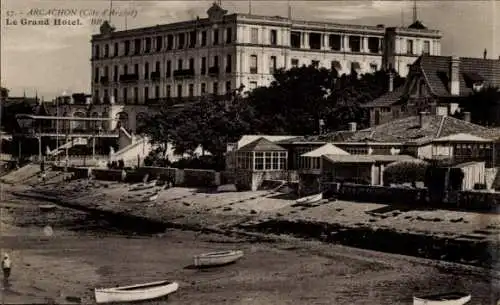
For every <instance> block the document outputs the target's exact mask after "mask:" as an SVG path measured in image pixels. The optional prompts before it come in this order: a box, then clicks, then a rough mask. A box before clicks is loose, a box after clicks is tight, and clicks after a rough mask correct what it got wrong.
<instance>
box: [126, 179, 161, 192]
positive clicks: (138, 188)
mask: <svg viewBox="0 0 500 305" xmlns="http://www.w3.org/2000/svg"><path fill="white" fill-rule="evenodd" d="M155 186H156V180H153V181H151V182H146V183H144V182H143V183H139V184H136V185H134V186H132V187H131V188H130V191H131V192H133V191H142V190H147V189H150V188H152V187H155Z"/></svg>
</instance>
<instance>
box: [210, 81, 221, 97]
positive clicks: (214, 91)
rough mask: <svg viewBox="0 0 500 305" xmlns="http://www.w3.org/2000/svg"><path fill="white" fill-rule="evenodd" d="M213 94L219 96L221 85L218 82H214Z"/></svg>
mask: <svg viewBox="0 0 500 305" xmlns="http://www.w3.org/2000/svg"><path fill="white" fill-rule="evenodd" d="M212 92H213V93H214V95H217V94H219V83H218V82H214V84H213V90H212Z"/></svg>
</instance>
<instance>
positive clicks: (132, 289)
mask: <svg viewBox="0 0 500 305" xmlns="http://www.w3.org/2000/svg"><path fill="white" fill-rule="evenodd" d="M178 288H179V284H178V283H177V282H170V281H158V282H150V283H144V284H138V285H130V286H122V287H115V288H96V289H95V290H94V293H95V300H96V303H98V304H102V303H112V302H135V301H143V300H151V299H156V298H160V297H163V296H166V295H169V294H171V293H173V292H175V291H177V289H178Z"/></svg>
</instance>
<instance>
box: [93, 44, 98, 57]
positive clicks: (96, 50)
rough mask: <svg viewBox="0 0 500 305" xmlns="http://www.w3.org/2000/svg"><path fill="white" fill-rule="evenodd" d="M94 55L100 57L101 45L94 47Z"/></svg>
mask: <svg viewBox="0 0 500 305" xmlns="http://www.w3.org/2000/svg"><path fill="white" fill-rule="evenodd" d="M94 57H95V58H99V46H95V47H94Z"/></svg>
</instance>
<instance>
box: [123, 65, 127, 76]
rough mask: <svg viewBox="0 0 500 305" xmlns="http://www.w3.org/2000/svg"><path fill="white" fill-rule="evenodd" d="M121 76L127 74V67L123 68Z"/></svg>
mask: <svg viewBox="0 0 500 305" xmlns="http://www.w3.org/2000/svg"><path fill="white" fill-rule="evenodd" d="M123 74H128V66H127V65H124V66H123Z"/></svg>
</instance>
